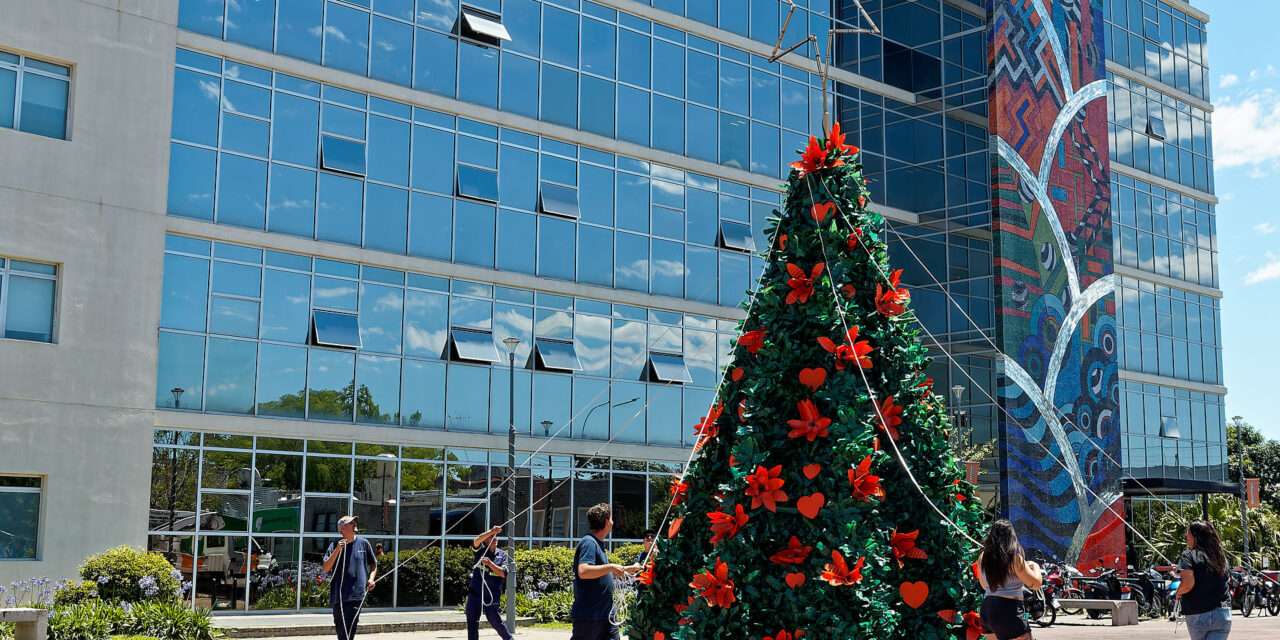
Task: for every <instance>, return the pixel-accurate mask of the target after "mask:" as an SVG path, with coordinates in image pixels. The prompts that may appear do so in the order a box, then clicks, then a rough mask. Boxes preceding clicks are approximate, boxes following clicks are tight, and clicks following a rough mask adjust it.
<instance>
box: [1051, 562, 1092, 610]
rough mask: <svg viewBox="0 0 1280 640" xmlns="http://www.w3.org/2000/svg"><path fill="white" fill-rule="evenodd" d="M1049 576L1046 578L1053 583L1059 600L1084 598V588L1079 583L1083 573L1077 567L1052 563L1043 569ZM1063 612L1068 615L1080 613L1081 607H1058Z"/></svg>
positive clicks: (1082, 578)
mask: <svg viewBox="0 0 1280 640" xmlns="http://www.w3.org/2000/svg"><path fill="white" fill-rule="evenodd" d="M1045 570H1046V571H1047V572H1048V575H1049V577H1048V578H1047V580H1048V581H1049V582H1050V583H1052V584H1053V585H1054V589H1055V591H1056V592H1057V594H1058V599H1059V600H1079V599H1082V598H1084V590H1083V589H1082V588H1081V586H1080V584H1081V582H1082V581H1083V580H1084V574H1083V573H1081V572H1080V570H1079V569H1077V568H1075V567H1073V566H1071V565H1069V564H1060V563H1053V564H1049V565H1048V566H1047V568H1046V569H1045ZM1060 610H1061V611H1062V613H1063V614H1065V615H1069V616H1075V615H1080V613H1081V612H1083V611H1084V610H1083V609H1078V608H1077V609H1068V608H1067V607H1065V606H1063V607H1060Z"/></svg>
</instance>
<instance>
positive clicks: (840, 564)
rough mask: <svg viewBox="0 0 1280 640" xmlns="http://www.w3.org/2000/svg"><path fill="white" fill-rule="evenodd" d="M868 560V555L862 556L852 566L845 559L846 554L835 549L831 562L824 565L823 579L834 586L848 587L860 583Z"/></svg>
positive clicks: (832, 552)
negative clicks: (863, 567) (863, 568)
mask: <svg viewBox="0 0 1280 640" xmlns="http://www.w3.org/2000/svg"><path fill="white" fill-rule="evenodd" d="M866 562H867V558H866V556H863V557H860V558H858V561H857V562H855V563H854V564H853V567H852V568H850V567H849V565H848V563H846V562H845V560H844V555H843V554H841V553H840V552H839V551H836V550H834V549H833V550H832V551H831V562H828V563H827V564H826V565H824V566H823V567H822V579H823V580H826V581H827V582H828V583H830V584H831V586H833V587H848V586H852V585H855V584H858V583H859V582H862V566H863V565H864V564H866Z"/></svg>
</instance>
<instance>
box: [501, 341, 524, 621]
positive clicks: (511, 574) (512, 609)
mask: <svg viewBox="0 0 1280 640" xmlns="http://www.w3.org/2000/svg"><path fill="white" fill-rule="evenodd" d="M502 344H503V345H505V346H506V347H507V358H508V360H507V362H508V364H509V371H510V375H509V377H508V379H509V381H510V389H511V404H510V411H509V412H508V413H507V487H506V492H507V510H506V517H504V518H503V521H504V522H510V520H511V518H513V517H514V516H515V513H516V348H518V347H519V346H520V338H516V337H514V336H509V337H507V338H504V339H503V340H502ZM514 534H515V531H508V532H507V547H508V548H509V549H510V551H508V553H509V554H510V555H509V556H508V558H507V629H509V630H510V631H511V633H515V631H516V543H515V535H514Z"/></svg>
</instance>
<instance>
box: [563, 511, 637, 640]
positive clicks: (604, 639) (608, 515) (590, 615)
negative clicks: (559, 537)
mask: <svg viewBox="0 0 1280 640" xmlns="http://www.w3.org/2000/svg"><path fill="white" fill-rule="evenodd" d="M587 526H588V527H590V529H591V533H590V534H588V535H586V536H583V537H582V540H579V541H578V548H577V549H576V550H575V551H574V554H573V567H574V576H573V611H572V616H573V636H572V637H571V640H619V639H620V634H619V632H618V627H617V626H616V625H614V624H613V621H612V620H610V617H611V616H610V614H611V613H612V612H613V589H614V586H613V579H614V577H619V578H621V577H622V576H624V575H626V574H633V575H634V574H636V573H639V572H640V566H639V565H635V564H631V565H627V566H625V567H624V566H622V565H620V564H616V563H611V562H609V556H608V554H606V553H605V552H604V540H605V538H608V537H609V533H610V532H612V531H613V510H612V509H611V508H610V507H609V505H608V504H606V503H601V504H598V505H596V506H594V507H591V508H590V509H588V510H587Z"/></svg>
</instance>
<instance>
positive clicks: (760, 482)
mask: <svg viewBox="0 0 1280 640" xmlns="http://www.w3.org/2000/svg"><path fill="white" fill-rule="evenodd" d="M784 484H786V480H783V479H782V465H775V466H773V467H769V468H765V467H764V466H763V465H758V466H756V470H755V472H754V473H752V474H751V475H749V476H747V495H748V496H750V497H751V508H752V509H758V508H760V505H764V508H765V509H768V510H769V511H772V512H774V513H777V511H778V503H779V502H786V501H787V500H788V499H789V498H787V494H786V492H784V491H783V490H782V485H784Z"/></svg>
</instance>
